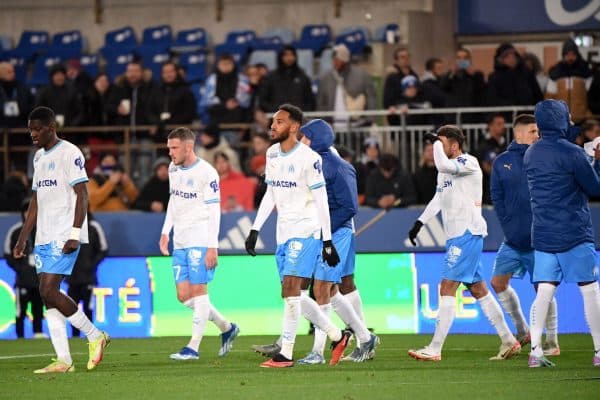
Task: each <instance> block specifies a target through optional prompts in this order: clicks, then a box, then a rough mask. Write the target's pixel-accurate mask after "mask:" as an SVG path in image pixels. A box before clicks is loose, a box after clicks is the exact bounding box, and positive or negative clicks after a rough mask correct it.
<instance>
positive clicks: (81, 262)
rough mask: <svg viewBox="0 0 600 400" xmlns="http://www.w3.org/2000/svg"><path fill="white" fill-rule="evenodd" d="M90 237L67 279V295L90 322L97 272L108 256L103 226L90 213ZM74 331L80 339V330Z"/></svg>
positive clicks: (82, 246)
mask: <svg viewBox="0 0 600 400" xmlns="http://www.w3.org/2000/svg"><path fill="white" fill-rule="evenodd" d="M88 237H89V239H88V240H89V241H88V243H82V244H81V245H80V248H79V255H78V256H77V261H76V262H75V266H74V267H73V272H72V273H71V275H70V276H69V277H68V278H67V282H68V283H69V290H68V292H67V294H68V295H69V297H71V298H72V299H73V301H75V303H77V304H79V302H81V303H82V304H81V305H82V306H83V313H84V314H85V315H86V316H87V317H88V318H89V320H90V321H93V318H92V309H91V307H90V306H91V304H92V301H91V300H92V293H93V291H94V288H95V287H96V285H98V278H97V277H96V272H97V270H98V265H99V264H100V262H101V261H102V260H103V259H104V257H106V255H107V254H108V244H107V242H106V235H105V234H104V230H103V229H102V226H101V225H100V224H99V223H98V221H96V220H95V219H94V216H93V215H92V213H90V212H88ZM72 329H73V337H79V330H78V329H76V328H75V327H72Z"/></svg>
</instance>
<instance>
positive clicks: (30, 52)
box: [9, 31, 50, 61]
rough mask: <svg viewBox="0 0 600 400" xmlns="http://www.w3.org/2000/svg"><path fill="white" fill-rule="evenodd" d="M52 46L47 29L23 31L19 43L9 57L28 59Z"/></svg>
mask: <svg viewBox="0 0 600 400" xmlns="http://www.w3.org/2000/svg"><path fill="white" fill-rule="evenodd" d="M49 46H50V35H48V32H45V31H23V33H21V38H20V39H19V44H18V45H17V47H16V48H15V49H14V50H11V51H10V52H9V57H16V58H25V59H26V60H27V61H30V60H32V59H33V57H34V56H35V55H36V54H38V53H42V52H44V51H46V49H47V48H48V47H49Z"/></svg>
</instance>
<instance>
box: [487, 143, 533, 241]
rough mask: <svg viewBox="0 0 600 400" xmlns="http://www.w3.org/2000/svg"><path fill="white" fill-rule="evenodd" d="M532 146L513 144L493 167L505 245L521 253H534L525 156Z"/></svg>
mask: <svg viewBox="0 0 600 400" xmlns="http://www.w3.org/2000/svg"><path fill="white" fill-rule="evenodd" d="M528 147H529V146H528V145H526V144H519V143H517V142H515V141H513V142H512V143H511V144H510V145H509V146H508V149H507V151H505V152H503V153H502V154H500V155H499V156H498V157H496V159H495V160H494V163H493V165H492V178H491V179H492V182H491V187H490V191H491V197H492V202H493V203H494V211H496V215H497V216H498V219H499V220H500V225H501V226H502V230H503V231H504V238H505V242H506V243H507V244H508V245H509V246H511V247H513V248H515V249H517V250H521V251H529V250H531V219H532V217H531V201H530V198H531V197H530V195H529V186H528V185H527V176H526V175H525V171H524V170H523V156H524V155H525V151H526V150H527V148H528Z"/></svg>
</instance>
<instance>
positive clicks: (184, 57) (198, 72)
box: [179, 51, 206, 82]
mask: <svg viewBox="0 0 600 400" xmlns="http://www.w3.org/2000/svg"><path fill="white" fill-rule="evenodd" d="M179 64H180V65H181V66H183V67H184V68H185V79H186V81H187V82H204V80H205V79H206V54H205V53H204V52H201V51H197V52H193V53H184V54H181V55H180V56H179Z"/></svg>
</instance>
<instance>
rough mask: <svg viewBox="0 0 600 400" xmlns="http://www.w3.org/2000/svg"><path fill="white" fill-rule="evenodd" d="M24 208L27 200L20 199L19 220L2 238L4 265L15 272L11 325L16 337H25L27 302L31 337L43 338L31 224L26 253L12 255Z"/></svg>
mask: <svg viewBox="0 0 600 400" xmlns="http://www.w3.org/2000/svg"><path fill="white" fill-rule="evenodd" d="M28 208H29V202H28V201H24V202H22V203H21V222H18V223H16V224H14V225H13V226H11V227H10V228H9V230H8V232H7V234H6V239H5V240H4V258H5V259H6V263H7V264H8V266H9V267H11V268H12V269H13V270H14V271H15V274H16V279H15V294H16V295H17V296H18V297H17V309H16V313H15V328H16V331H17V337H18V338H23V337H25V326H24V325H25V324H24V322H25V318H27V308H28V306H29V304H30V303H31V314H32V316H33V337H34V338H43V337H46V336H45V335H44V334H43V333H42V321H43V319H44V312H43V306H44V305H43V302H42V298H41V296H40V291H39V281H38V277H37V273H36V270H35V262H34V258H33V254H32V250H33V243H34V241H35V227H34V228H33V230H32V232H31V234H30V235H29V238H28V239H27V246H26V250H25V254H29V256H27V257H22V258H15V257H13V248H14V247H15V245H16V244H17V239H18V238H19V234H20V233H21V230H22V229H23V223H24V222H25V219H26V218H27V210H28Z"/></svg>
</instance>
